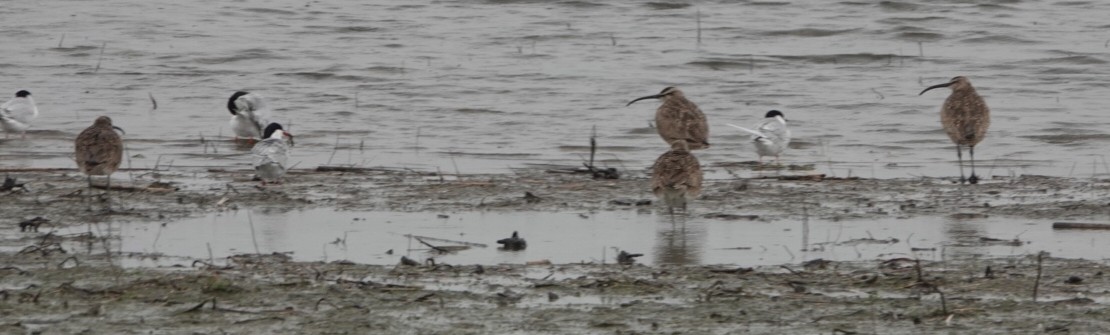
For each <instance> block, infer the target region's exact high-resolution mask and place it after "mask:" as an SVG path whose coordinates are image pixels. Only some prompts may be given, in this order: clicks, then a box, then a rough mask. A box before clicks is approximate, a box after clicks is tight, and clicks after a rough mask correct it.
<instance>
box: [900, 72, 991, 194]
mask: <svg viewBox="0 0 1110 335" xmlns="http://www.w3.org/2000/svg"><path fill="white" fill-rule="evenodd" d="M938 87H948V88H950V89H952V94H950V95H948V99H946V100H944V105H943V106H941V108H940V124H941V125H942V126H944V131H945V132H947V133H948V138H950V139H952V142H953V143H956V159H957V160H958V161H959V164H960V184H963V183H964V182H965V181H966V182H968V183H971V184H978V183H979V176H976V175H975V145H976V144H979V142H981V141H983V137H985V136H986V135H987V127H990V125H991V110H990V108H987V103H986V102H985V101H983V97H980V96H979V93H976V92H975V87H972V86H971V81H969V80H967V77H964V76H958V77H955V78H952V80H950V81H948V82H947V83H944V84H937V85H933V86H929V87H927V88H925V90H923V91H921V93H919V94H918V95H922V94H925V92H927V91H929V90H931V89H934V88H938ZM963 146H967V152H968V155H969V156H971V178H967V179H964V161H963Z"/></svg>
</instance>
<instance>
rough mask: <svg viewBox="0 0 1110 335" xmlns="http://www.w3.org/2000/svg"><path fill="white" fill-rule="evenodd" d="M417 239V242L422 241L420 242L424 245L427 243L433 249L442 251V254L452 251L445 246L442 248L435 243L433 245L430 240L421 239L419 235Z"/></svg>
mask: <svg viewBox="0 0 1110 335" xmlns="http://www.w3.org/2000/svg"><path fill="white" fill-rule="evenodd" d="M416 241H417V242H420V244H423V245H426V246H428V247H429V248H432V250H435V251H436V252H439V253H441V254H446V253H449V252H450V251H447V249H444V248H440V247H437V246H434V245H432V244H430V243H428V242H424V240H421V239H420V238H419V237H416Z"/></svg>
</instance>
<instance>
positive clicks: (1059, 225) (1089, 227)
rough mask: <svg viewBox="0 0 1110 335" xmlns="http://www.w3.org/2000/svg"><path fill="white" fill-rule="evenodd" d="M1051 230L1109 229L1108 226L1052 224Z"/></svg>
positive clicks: (1096, 224) (1076, 223) (1075, 223)
mask: <svg viewBox="0 0 1110 335" xmlns="http://www.w3.org/2000/svg"><path fill="white" fill-rule="evenodd" d="M1052 229H1110V224H1105V223H1082V222H1053V223H1052Z"/></svg>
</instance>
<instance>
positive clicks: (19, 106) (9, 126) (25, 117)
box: [0, 90, 39, 139]
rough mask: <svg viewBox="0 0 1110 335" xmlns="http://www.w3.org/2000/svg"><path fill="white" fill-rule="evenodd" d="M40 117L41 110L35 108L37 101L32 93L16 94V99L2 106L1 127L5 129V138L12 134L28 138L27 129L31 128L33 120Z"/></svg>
mask: <svg viewBox="0 0 1110 335" xmlns="http://www.w3.org/2000/svg"><path fill="white" fill-rule="evenodd" d="M38 116H39V109H38V107H36V106H35V99H33V98H31V92H28V91H26V90H20V91H19V92H15V98H12V99H11V100H8V102H5V103H4V104H3V105H0V127H2V128H4V138H8V135H9V134H11V133H16V132H18V133H20V138H22V139H26V138H27V128H30V127H31V120H34V119H35V118H37V117H38Z"/></svg>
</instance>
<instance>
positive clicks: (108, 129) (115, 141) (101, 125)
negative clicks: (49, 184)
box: [73, 116, 123, 209]
mask: <svg viewBox="0 0 1110 335" xmlns="http://www.w3.org/2000/svg"><path fill="white" fill-rule="evenodd" d="M116 130H119V131H120V132H123V129H121V128H120V127H116V126H113V125H112V119H111V118H108V117H107V116H101V117H98V118H96V121H94V122H93V124H92V126H89V127H88V128H85V130H84V131H82V132H81V134H78V135H77V139H76V140H74V142H73V147H74V151H73V159H74V160H76V161H77V169H78V170H81V172H84V173H85V175H87V176H88V183H89V189H92V176H94V175H95V176H106V178H105V180H106V181H105V185H106V186H105V187H104V194H108V191H110V190H111V189H112V173H113V172H116V169H119V164H120V162H121V161H123V139H122V138H121V137H120V136H119V134H116ZM109 204H111V201H109ZM109 209H111V205H109Z"/></svg>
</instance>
